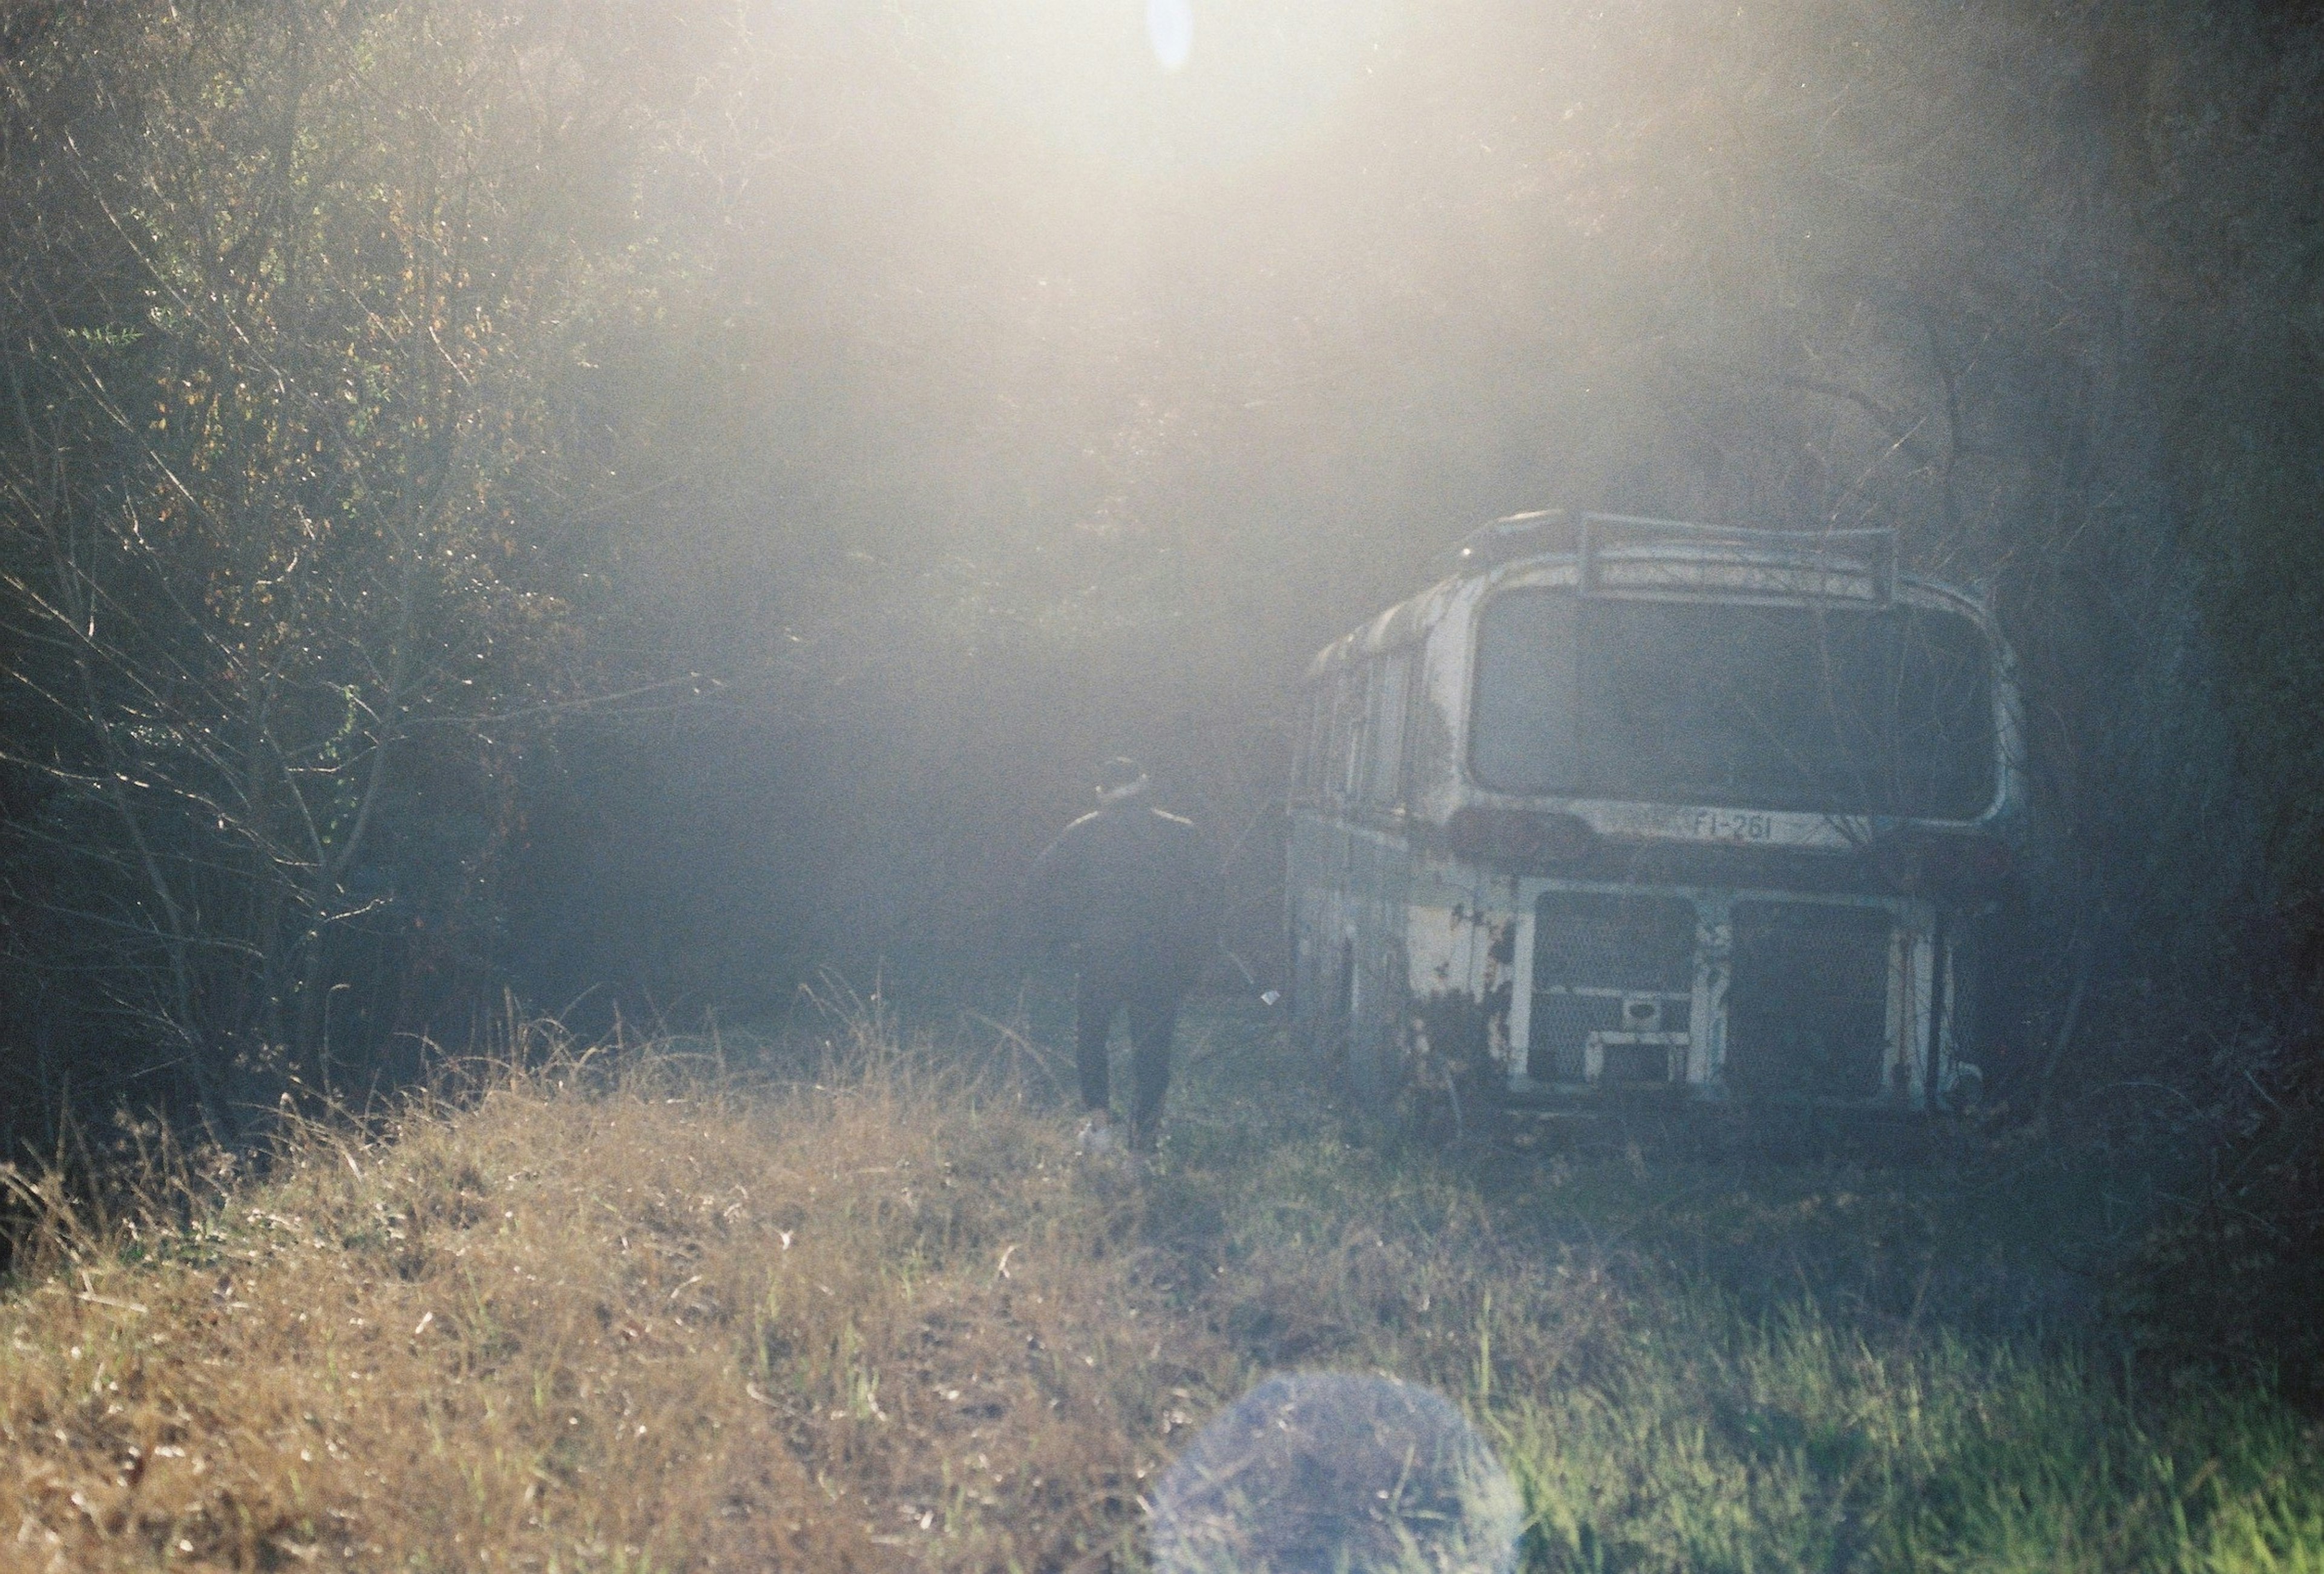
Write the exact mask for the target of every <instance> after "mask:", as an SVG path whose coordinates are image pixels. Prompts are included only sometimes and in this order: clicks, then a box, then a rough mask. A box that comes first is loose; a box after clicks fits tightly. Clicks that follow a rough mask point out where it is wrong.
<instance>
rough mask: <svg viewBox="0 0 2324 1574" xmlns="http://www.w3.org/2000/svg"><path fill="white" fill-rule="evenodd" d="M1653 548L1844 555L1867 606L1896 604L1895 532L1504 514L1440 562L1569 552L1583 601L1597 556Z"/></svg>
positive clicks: (1550, 512)
mask: <svg viewBox="0 0 2324 1574" xmlns="http://www.w3.org/2000/svg"><path fill="white" fill-rule="evenodd" d="M1657 541H1690V542H1697V543H1701V544H1703V545H1720V546H1732V547H1742V548H1756V549H1757V550H1760V551H1765V552H1774V553H1799V554H1802V555H1803V556H1804V555H1813V556H1815V557H1828V556H1830V555H1831V554H1833V553H1834V552H1835V551H1837V552H1839V553H1840V554H1844V555H1845V556H1846V557H1848V558H1849V559H1852V560H1853V561H1854V563H1856V564H1857V565H1860V566H1861V567H1862V568H1863V569H1864V571H1865V572H1866V573H1867V574H1868V575H1870V577H1871V580H1872V599H1873V601H1874V603H1876V604H1877V605H1883V606H1885V605H1886V604H1887V603H1890V602H1893V601H1895V599H1896V575H1897V554H1896V532H1895V529H1893V528H1892V527H1888V526H1879V527H1875V528H1868V529H1832V530H1765V529H1746V528H1745V527H1743V526H1740V525H1706V524H1697V523H1691V522H1689V521H1687V520H1656V519H1646V518H1642V517H1639V516H1637V515H1634V514H1601V513H1570V512H1568V511H1566V510H1564V509H1536V510H1534V511H1531V512H1528V513H1521V514H1508V515H1506V516H1504V517H1503V518H1500V519H1498V520H1494V521H1493V522H1492V523H1490V524H1489V525H1483V526H1480V527H1479V528H1478V529H1473V530H1471V531H1470V532H1469V533H1468V534H1467V535H1465V536H1463V537H1462V538H1461V539H1460V540H1459V541H1457V542H1455V543H1454V544H1453V546H1452V548H1450V549H1449V550H1447V551H1445V552H1444V553H1443V554H1441V555H1440V556H1439V557H1438V565H1439V566H1440V567H1441V568H1442V570H1443V572H1445V573H1447V574H1478V573H1482V572H1485V571H1487V570H1489V569H1492V568H1496V567H1499V566H1500V565H1501V564H1504V563H1509V562H1514V561H1516V560H1517V558H1520V557H1538V556H1540V555H1542V554H1544V553H1550V552H1571V553H1572V554H1573V555H1574V557H1575V559H1576V562H1577V564H1578V566H1579V567H1580V570H1581V575H1580V577H1581V590H1582V594H1584V595H1592V594H1603V593H1604V592H1605V591H1606V589H1607V585H1606V582H1605V579H1604V576H1603V575H1602V574H1601V572H1600V569H1601V556H1600V555H1601V554H1602V553H1604V552H1605V551H1606V550H1607V549H1608V548H1613V547H1643V546H1651V545H1653V544H1655V542H1657Z"/></svg>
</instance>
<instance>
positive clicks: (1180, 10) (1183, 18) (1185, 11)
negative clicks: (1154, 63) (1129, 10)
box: [1146, 0, 1194, 71]
mask: <svg viewBox="0 0 2324 1574" xmlns="http://www.w3.org/2000/svg"><path fill="white" fill-rule="evenodd" d="M1146 36H1147V37H1148V38H1149V39H1151V40H1152V41H1154V58H1155V59H1156V60H1159V61H1161V62H1162V69H1164V70H1166V71H1175V70H1176V69H1178V68H1179V67H1181V66H1183V65H1185V63H1186V57H1187V56H1188V55H1191V54H1193V53H1194V5H1192V4H1191V0H1146Z"/></svg>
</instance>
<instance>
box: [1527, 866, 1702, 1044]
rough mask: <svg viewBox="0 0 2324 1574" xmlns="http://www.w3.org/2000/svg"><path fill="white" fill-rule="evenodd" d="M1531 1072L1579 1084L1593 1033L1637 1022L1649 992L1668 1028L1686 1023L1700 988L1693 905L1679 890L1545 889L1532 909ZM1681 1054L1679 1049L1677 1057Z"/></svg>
mask: <svg viewBox="0 0 2324 1574" xmlns="http://www.w3.org/2000/svg"><path fill="white" fill-rule="evenodd" d="M1533 933H1534V946H1533V1003H1532V1017H1531V1019H1530V1026H1529V1027H1528V1030H1527V1034H1526V1038H1527V1045H1526V1063H1527V1069H1528V1074H1530V1075H1531V1076H1532V1077H1533V1078H1535V1080H1536V1081H1541V1082H1580V1081H1581V1080H1582V1076H1583V1071H1584V1066H1583V1058H1584V1054H1585V1052H1586V1050H1587V1048H1588V1045H1589V1038H1590V1035H1591V1034H1592V1033H1597V1032H1603V1033H1620V1032H1623V1031H1625V1030H1628V1029H1635V1028H1637V1027H1638V1026H1640V1024H1639V1023H1638V1022H1637V1021H1636V1020H1635V1019H1633V1018H1632V1017H1628V1016H1626V1014H1625V1011H1624V1002H1625V1000H1626V999H1627V1000H1628V1001H1630V1002H1631V1003H1632V1004H1633V1006H1634V1007H1636V1006H1637V1004H1638V1003H1640V1002H1642V1001H1647V1000H1651V1001H1652V1003H1653V1006H1654V1007H1655V1008H1657V1009H1658V1012H1659V1016H1660V1021H1659V1023H1658V1024H1657V1025H1656V1026H1655V1031H1659V1032H1662V1033H1684V1032H1686V1031H1687V1026H1688V1017H1689V1009H1690V1006H1691V1004H1692V997H1693V990H1694V938H1695V914H1694V904H1693V903H1692V902H1690V901H1688V900H1687V899H1685V898H1684V897H1646V896H1616V895H1612V894H1609V893H1604V892H1596V891H1547V892H1545V893H1544V894H1543V896H1542V897H1541V901H1540V905H1539V906H1537V907H1535V909H1534V930H1533ZM1678 1058H1679V1059H1681V1060H1683V1058H1684V1057H1683V1056H1679V1057H1678Z"/></svg>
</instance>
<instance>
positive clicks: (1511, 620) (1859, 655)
mask: <svg viewBox="0 0 2324 1574" xmlns="http://www.w3.org/2000/svg"><path fill="white" fill-rule="evenodd" d="M1479 632H1480V638H1479V647H1478V655H1477V667H1476V686H1475V694H1474V696H1473V701H1474V709H1473V711H1472V713H1471V714H1472V718H1473V724H1472V727H1471V749H1470V767H1471V771H1472V772H1473V774H1474V775H1475V777H1476V778H1477V780H1478V782H1479V784H1480V786H1483V787H1491V788H1494V789H1496V790H1499V791H1502V792H1509V793H1522V794H1526V795H1528V796H1535V795H1539V796H1561V797H1587V798H1608V799H1617V800H1624V801H1630V802H1639V803H1665V804H1701V805H1715V806H1720V807H1732V808H1748V809H1779V810H1800V811H1807V812H1813V813H1827V814H1881V815H1908V816H1913V817H1921V818H1931V819H1969V818H1972V817H1974V816H1975V815H1978V813H1980V812H1981V811H1982V810H1983V809H1984V808H1985V806H1986V805H1987V802H1988V801H1989V800H1990V798H1991V796H1992V793H1993V787H1994V768H1995V759H1994V753H1995V740H1994V732H1993V703H1992V689H1991V676H1990V672H1989V670H1988V652H1987V642H1986V640H1985V637H1984V635H1983V633H1982V632H1981V631H1979V630H1978V627H1977V625H1976V624H1975V623H1973V622H1971V621H1969V619H1967V618H1963V617H1960V616H1957V615H1955V614H1953V613H1950V612H1936V611H1932V610H1930V609H1926V608H1921V607H1912V606H1891V607H1887V608H1884V609H1881V610H1878V611H1869V610H1858V609H1853V608H1839V607H1834V608H1824V607H1816V606H1804V607H1803V606H1779V605H1769V604H1765V603H1734V602H1662V601H1630V600H1622V599H1619V598H1614V597H1588V598H1582V597H1577V596H1575V595H1574V594H1572V592H1571V591H1566V590H1556V589H1541V590H1536V589H1521V590H1514V591H1505V592H1503V593H1502V594H1499V595H1498V596H1496V597H1495V598H1494V599H1493V600H1492V601H1490V602H1489V603H1487V604H1486V608H1485V612H1484V616H1483V621H1482V625H1481V627H1480V631H1479Z"/></svg>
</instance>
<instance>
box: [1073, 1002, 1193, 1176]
mask: <svg viewBox="0 0 2324 1574" xmlns="http://www.w3.org/2000/svg"><path fill="white" fill-rule="evenodd" d="M1125 1008H1126V1009H1127V1010H1128V1011H1129V1013H1130V1077H1131V1081H1132V1082H1133V1083H1134V1088H1133V1091H1132V1093H1131V1097H1130V1134H1131V1136H1132V1137H1134V1138H1137V1137H1142V1138H1147V1139H1149V1140H1150V1139H1151V1138H1152V1137H1153V1134H1154V1128H1155V1123H1156V1122H1157V1121H1158V1120H1160V1119H1161V1118H1162V1100H1164V1099H1165V1098H1166V1097H1167V1095H1168V1094H1169V1091H1170V1038H1171V1036H1172V1035H1173V1034H1174V1033H1176V1030H1177V1026H1178V990H1177V988H1176V985H1175V984H1173V983H1170V982H1167V981H1162V980H1153V979H1137V978H1132V979H1110V978H1106V977H1103V976H1093V975H1091V974H1088V973H1084V974H1083V975H1082V978H1081V980H1080V986H1079V989H1078V990H1077V991H1076V993H1075V995H1074V1017H1075V1027H1076V1029H1077V1032H1078V1036H1079V1039H1080V1045H1079V1048H1080V1054H1079V1061H1080V1068H1081V1077H1082V1104H1083V1106H1084V1108H1085V1109H1104V1108H1105V1107H1106V1100H1107V1091H1106V1083H1107V1077H1108V1067H1107V1064H1106V1041H1107V1040H1108V1039H1109V1038H1110V1037H1111V1036H1112V1033H1113V1019H1114V1017H1116V1016H1117V1015H1119V1014H1120V1012H1122V1011H1123V1010H1124V1009H1125Z"/></svg>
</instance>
